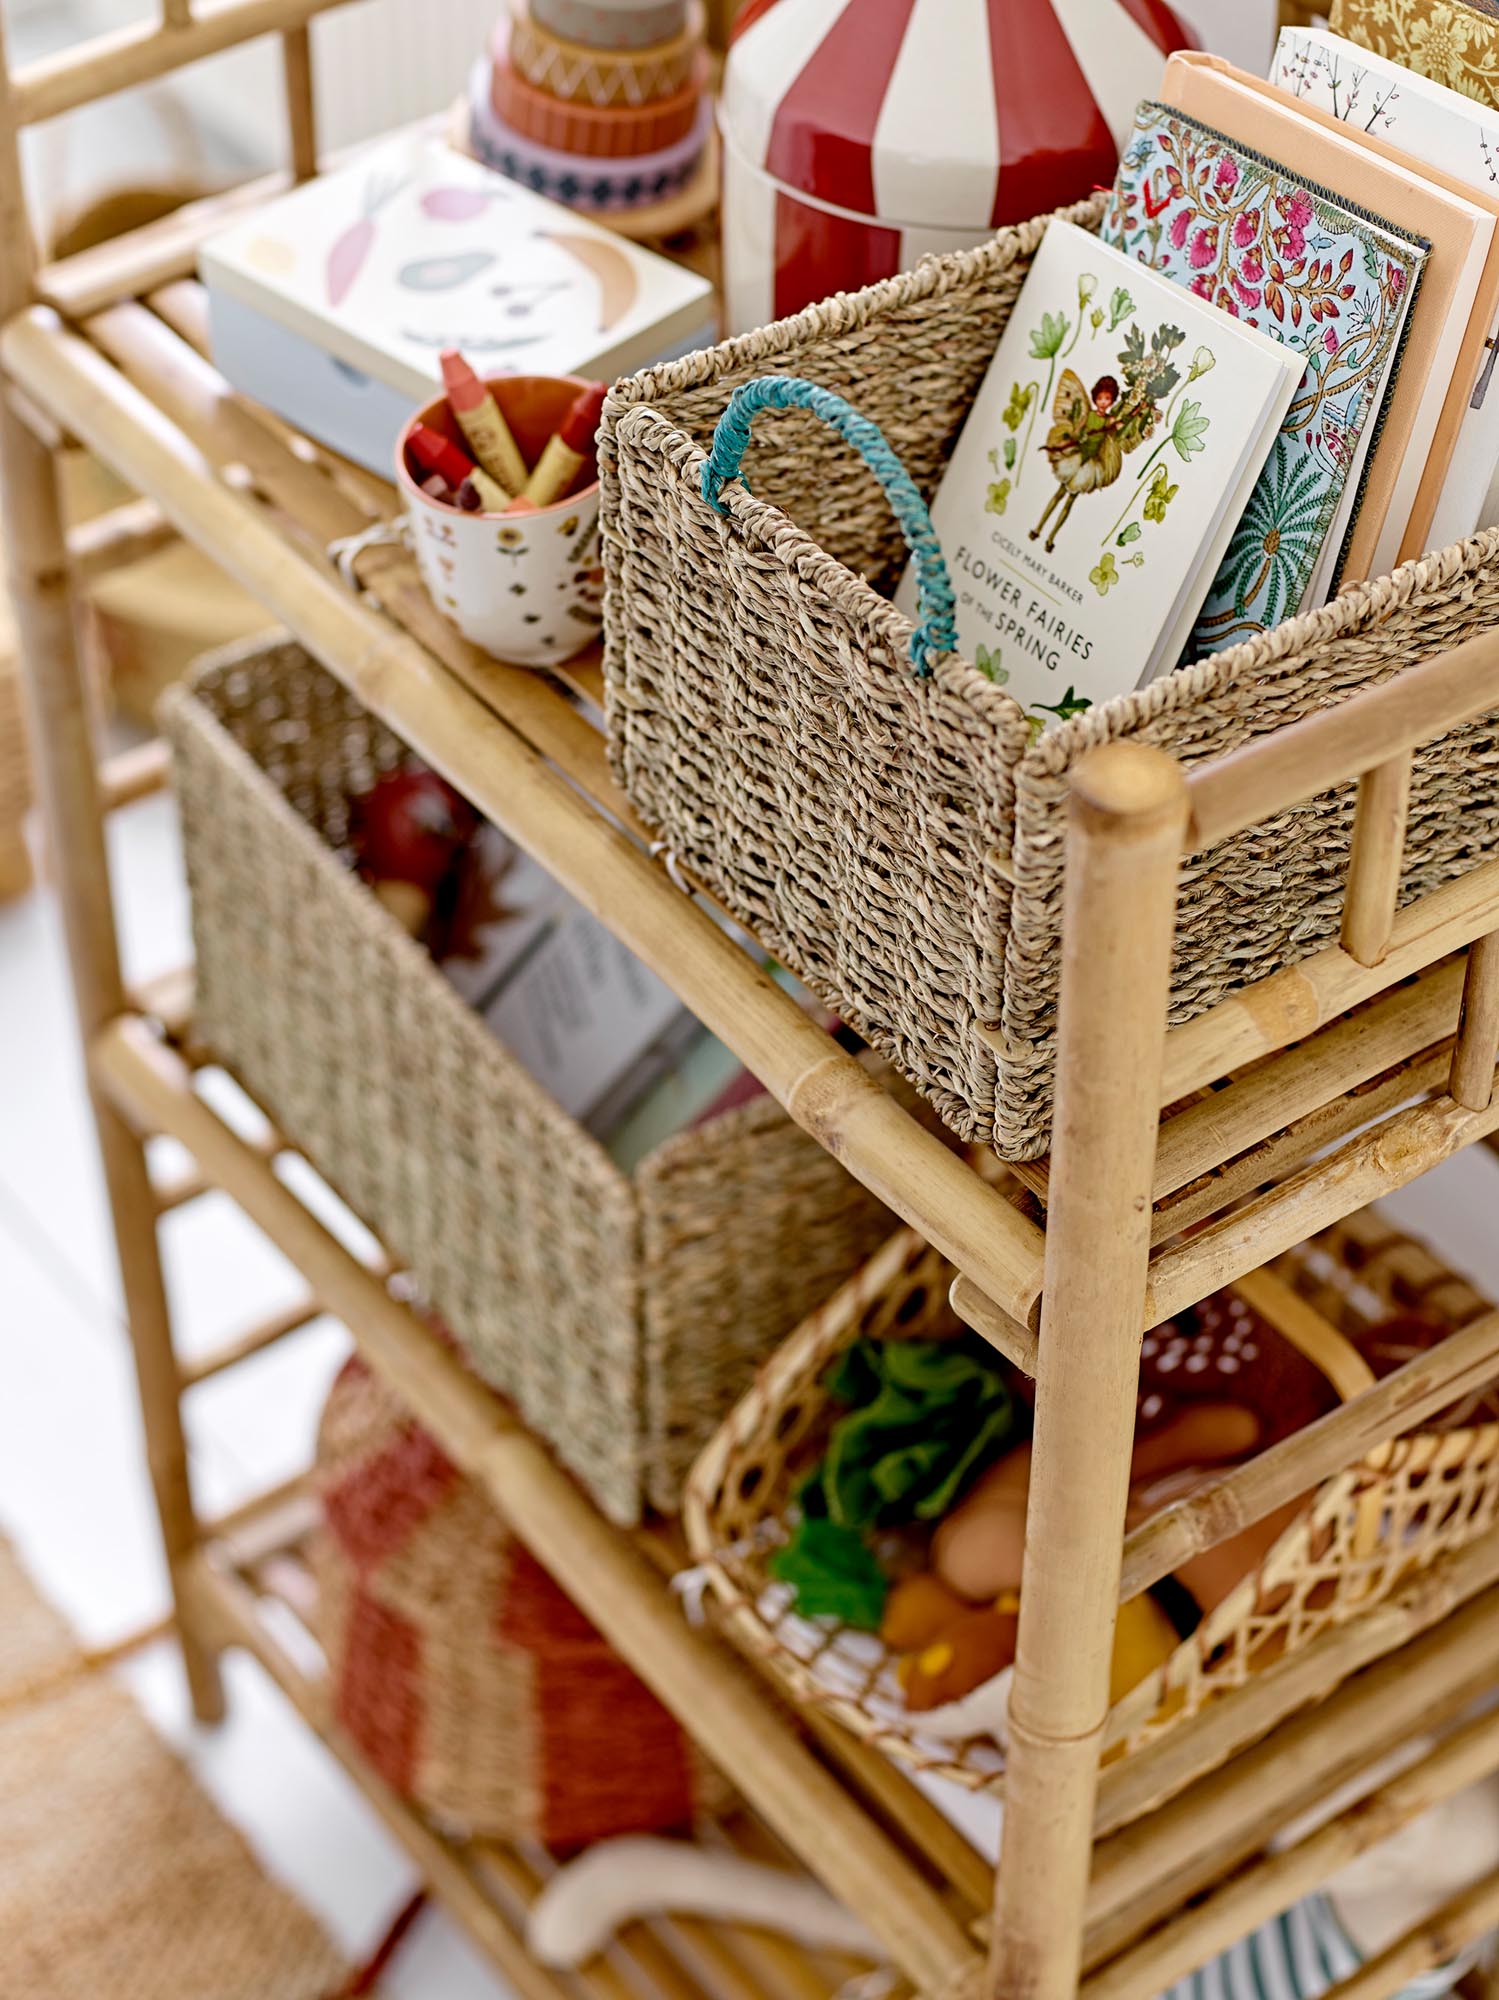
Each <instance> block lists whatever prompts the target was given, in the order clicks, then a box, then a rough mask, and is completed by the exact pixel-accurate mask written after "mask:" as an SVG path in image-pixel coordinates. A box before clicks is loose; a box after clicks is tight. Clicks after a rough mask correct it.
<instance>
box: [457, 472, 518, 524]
mask: <svg viewBox="0 0 1499 2000" xmlns="http://www.w3.org/2000/svg"><path fill="white" fill-rule="evenodd" d="M458 504H459V506H460V507H462V508H463V509H464V511H465V512H466V513H469V514H503V513H504V511H505V509H506V508H507V507H508V506H509V505H510V495H509V494H508V493H507V492H506V491H505V489H504V487H503V486H501V484H500V482H499V480H498V479H491V478H490V476H489V474H488V473H487V472H486V471H485V470H484V468H483V466H482V465H476V466H475V467H474V469H473V470H472V472H470V474H469V476H468V478H467V479H465V480H464V482H463V484H462V486H460V487H459V489H458Z"/></svg>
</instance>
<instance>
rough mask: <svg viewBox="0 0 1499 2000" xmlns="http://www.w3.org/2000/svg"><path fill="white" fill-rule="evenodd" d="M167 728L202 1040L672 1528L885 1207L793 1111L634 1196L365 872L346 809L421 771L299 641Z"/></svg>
mask: <svg viewBox="0 0 1499 2000" xmlns="http://www.w3.org/2000/svg"><path fill="white" fill-rule="evenodd" d="M162 717H163V723H164V726H165V728H166V731H167V734H168V735H169V737H170V738H171V741H172V745H173V750H174V756H175V762H176V773H177V782H178V788H179V793H180V797H181V802H182V816H183V830H184V841H185V846H186V853H187V864H188V877H189V885H190V889H191V894H192V904H193V932H194V941H195V946H196V951H197V981H198V989H197V1008H198V1027H199V1031H200V1033H201V1034H202V1037H203V1039H204V1040H205V1041H206V1043H207V1044H208V1046H209V1047H210V1048H211V1049H212V1050H213V1051H214V1053H215V1054H216V1055H217V1056H218V1057H219V1058H220V1060H222V1061H223V1062H224V1064H225V1065H226V1067H227V1068H229V1069H230V1070H231V1071H232V1072H233V1073H234V1074H235V1075H236V1076H237V1077H238V1079H239V1080H240V1081H241V1082H242V1083H243V1084H244V1086H245V1088H246V1089H247V1090H248V1091H249V1092H250V1094H251V1095H252V1096H253V1097H254V1098H255V1099H256V1100H257V1102H258V1103H260V1104H261V1105H262V1106H263V1107H264V1108H265V1109H266V1110H267V1112H268V1113H269V1114H270V1115H271V1117H272V1118H273V1119H274V1120H275V1121H276V1123H277V1124H278V1125H279V1126H280V1128H281V1130H282V1131H283V1132H284V1133H285V1134H286V1135H287V1137H288V1138H289V1139H290V1140H291V1141H292V1143H293V1144H294V1145H296V1146H298V1147H300V1148H301V1149H302V1150H303V1151H305V1152H306V1154H307V1155H308V1157H309V1158H310V1159H311V1161H312V1163H313V1164H314V1166H316V1167H317V1168H318V1170H319V1172H320V1173H322V1174H323V1175H325V1176H326V1178H327V1179H328V1180H329V1181H330V1182H331V1184H332V1185H333V1186H334V1187H335V1188H336V1189H337V1191H338V1192H339V1194H341V1195H342V1196H343V1198H344V1199H345V1200H346V1201H347V1202H348V1204H349V1205H350V1207H351V1208H352V1209H353V1210H354V1211H355V1213H356V1214H357V1215H359V1216H360V1217H361V1219H362V1220H363V1221H365V1222H366V1223H367V1224H368V1225H369V1226H370V1227H371V1228H372V1229H373V1230H374V1231H375V1232H376V1234H377V1235H378V1236H379V1237H380V1239H381V1241H382V1242H383V1243H384V1244H385V1246H386V1247H387V1248H388V1249H389V1250H390V1251H391V1253H392V1254H393V1255H394V1256H395V1257H396V1258H397V1259H398V1260H399V1261H400V1262H401V1263H402V1264H404V1265H407V1266H409V1267H410V1268H411V1269H412V1270H413V1271H414V1272H415V1274H416V1275H417V1277H418V1279H419V1280H420V1281H421V1284H422V1287H423V1289H424V1292H425V1293H426V1295H427V1296H428V1297H429V1298H430V1300H431V1302H432V1304H433V1305H434V1306H435V1308H436V1309H437V1311H438V1312H440V1314H441V1315H442V1317H443V1319H444V1321H445V1322H446V1323H447V1325H448V1326H449V1327H451V1328H452V1330H453V1333H454V1335H455V1337H456V1338H457V1340H458V1341H459V1343H460V1345H461V1346H462V1347H463V1348H464V1349H465V1351H466V1352H467V1353H468V1355H469V1356H470V1358H471V1359H472V1361H473V1362H474V1365H475V1367H476V1368H477V1369H478V1371H479V1373H480V1374H481V1375H483V1376H484V1378H485V1379H486V1380H487V1381H489V1382H490V1383H492V1384H493V1385H494V1386H495V1387H496V1388H498V1389H500V1390H501V1391H503V1392H504V1393H505V1394H506V1395H507V1396H509V1397H510V1399H511V1400H512V1401H513V1402H514V1403H515V1404H516V1405H517V1406H518V1408H519V1409H520V1411H521V1413H522V1415H523V1416H524V1418H525V1420H526V1422H527V1423H528V1424H530V1425H531V1427H532V1428H533V1429H535V1430H537V1431H538V1432H540V1433H541V1435H543V1436H544V1437H546V1438H547V1439H548V1440H549V1441H550V1442H551V1444H552V1445H553V1447H554V1448H555V1449H556V1451H557V1453H558V1455H559V1456H560V1457H561V1459H562V1460H563V1462H564V1463H565V1464H566V1465H567V1466H568V1467H569V1468H570V1469H571V1470H572V1471H574V1472H575V1473H576V1474H577V1475H578V1476H579V1478H581V1479H582V1480H583V1481H584V1482H585V1483H586V1484H587V1485H588V1487H589V1489H590V1491H591V1492H592V1493H593V1495H594V1497H595V1498H596V1499H597V1500H598V1502H599V1504H600V1505H601V1506H602V1507H603V1508H604V1509H605V1511H606V1512H607V1513H608V1514H609V1515H610V1516H611V1517H612V1518H613V1519H615V1520H617V1521H620V1522H623V1523H626V1524H628V1523H631V1522H634V1521H635V1520H637V1519H638V1518H639V1517H640V1515H641V1513H642V1511H643V1510H644V1509H645V1508H646V1507H647V1506H654V1507H657V1508H661V1509H663V1510H670V1509H672V1508H674V1507H675V1506H676V1504H677V1501H678V1498H679V1495H680V1491H681V1486H682V1482H683V1480H684V1479H685V1477H686V1475H687V1471H688V1469H689V1468H690V1466H691V1463H692V1460H693V1458H694V1457H695V1456H696V1454H697V1452H698V1450H699V1449H700V1448H701V1446H702V1444H703V1442H704V1441H705V1440H706V1438H707V1437H708V1435H709V1434H710V1433H711V1431H712V1429H713V1427H714V1425H715V1424H716V1423H717V1422H718V1421H719V1419H720V1418H721V1417H722V1415H723V1412H724V1410H725V1409H726V1408H727V1407H728V1406H729V1404H730V1403H732V1401H733V1400H734V1398H735V1397H736V1396H737V1395H738V1394H739V1393H740V1392H741V1390H742V1389H743V1388H744V1386H745V1384H746V1383H747V1382H748V1381H749V1379H750V1378H751V1377H752V1375H753V1373H754V1370H755V1368H756V1366H757V1365H758V1364H759V1362H760V1361H762V1360H763V1359H764V1357H765V1356H766V1355H767V1354H768V1353H770V1352H771V1351H772V1350H773V1349H774V1347H775V1346H776V1344H777V1342H778V1341H779V1340H781V1339H782V1338H783V1337H784V1336H785V1334H786V1333H787V1332H788V1331H789V1330H790V1329H791V1328H792V1327H793V1326H794V1325H795V1324H796V1323H797V1321H798V1320H799V1319H800V1318H802V1317H803V1316H804V1315H805V1313H807V1312H808V1311H810V1310H811V1308H812V1306H813V1305H814V1304H815V1303H816V1302H817V1300H818V1299H819V1298H822V1297H826V1295H827V1293H828V1292H829V1291H830V1290H832V1289H833V1287H834V1286H836V1285H837V1284H838V1283H840V1282H841V1280H842V1279H843V1278H844V1277H846V1276H847V1274H848V1273H849V1272H850V1271H851V1270H853V1269H854V1268H855V1267H856V1266H857V1265H858V1264H859V1263H860V1262H861V1260H862V1259H863V1258H864V1257H866V1256H867V1255H868V1254H869V1253H870V1251H871V1250H872V1249H873V1247H874V1246H875V1245H876V1244H877V1243H878V1242H879V1241H880V1239H881V1237H882V1236H883V1235H884V1234H886V1233H887V1232H888V1230H889V1228H890V1226H891V1223H890V1217H889V1214H888V1212H887V1211H886V1210H885V1209H883V1208H882V1207H881V1206H880V1205H879V1204H878V1203H877V1202H876V1201H875V1200H874V1199H873V1197H871V1196H870V1195H868V1194H867V1193H866V1192H865V1191H864V1190H863V1189H862V1188H861V1187H859V1185H858V1184H857V1183H856V1182H855V1181H853V1180H852V1179H851V1178H850V1177H849V1176H848V1175H847V1174H846V1173H845V1172H844V1171H843V1169H842V1168H841V1167H839V1166H838V1165H837V1163H836V1162H835V1161H833V1160H832V1159H831V1158H830V1157H829V1156H828V1155H827V1154H826V1153H825V1152H824V1151H823V1150H822V1148H821V1147H820V1146H818V1145H817V1143H816V1142H815V1141H814V1140H812V1139H810V1138H808V1137H807V1136H806V1134H804V1133H803V1132H801V1131H800V1130H799V1129H798V1128H797V1127H796V1126H794V1125H793V1124H792V1123H791V1122H790V1121H789V1120H788V1119H787V1118H786V1116H785V1115H784V1113H783V1112H782V1111H781V1110H780V1108H779V1106H777V1105H776V1104H774V1103H773V1102H772V1101H771V1100H769V1099H759V1100H756V1101H754V1102H752V1103H750V1104H748V1105H745V1106H744V1107H742V1108H741V1109H739V1110H736V1111H731V1112H729V1113H727V1114H726V1115H724V1116H723V1117H721V1118H718V1119H715V1120H713V1121H712V1122H711V1123H709V1124H707V1125H705V1126H702V1127H700V1128H697V1129H694V1130H692V1131H689V1132H686V1133H683V1134H680V1135H679V1136H678V1137H676V1138H674V1139H671V1140H668V1141H667V1142H666V1143H665V1144H664V1145H663V1146H660V1147H658V1148H657V1149H656V1151H655V1152H654V1153H653V1154H651V1155H650V1156H649V1157H648V1158H647V1159H646V1160H645V1161H644V1162H643V1163H642V1164H641V1166H640V1167H639V1168H638V1169H637V1170H636V1172H635V1174H634V1175H633V1176H632V1177H627V1176H625V1175H624V1174H622V1173H621V1172H620V1171H619V1170H618V1169H617V1168H616V1167H615V1165H614V1164H613V1162H612V1161H611V1160H610V1159H609V1157H608V1155H607V1154H606V1153H605V1152H604V1150H603V1149H602V1148H601V1147H600V1146H599V1145H597V1144H596V1143H595V1141H594V1140H593V1139H592V1138H591V1137H590V1136H589V1135H588V1134H587V1133H586V1132H585V1131H583V1129H582V1128H581V1127H580V1126H579V1125H577V1124H576V1123H575V1122H574V1120H573V1119H571V1118H570V1117H568V1116H567V1114H566V1113H565V1112H563V1111H562V1110H561V1109H560V1108H559V1107H558V1105H557V1104H556V1103H555V1102H554V1101H553V1100H552V1099H551V1098H550V1097H549V1096H548V1095H547V1094H546V1092H545V1091H543V1090H542V1089H541V1087H540V1086H539V1085H538V1084H537V1083H536V1082H535V1080H534V1079H533V1078H532V1077H531V1076H530V1074H529V1073H528V1072H527V1071H526V1070H524V1069H523V1068H522V1066H521V1065H520V1064H518V1063H517V1062H515V1061H514V1060H513V1059H512V1058H511V1057H510V1056H509V1054H508V1053H507V1051H506V1050H505V1049H504V1048H503V1047H502V1046H501V1044H500V1043H499V1042H498V1041H496V1040H495V1038H494V1036H493V1035H492V1034H491V1033H490V1032H489V1030H488V1029H487V1028H486V1027H485V1026H484V1024H483V1023H482V1021H480V1020H479V1019H478V1017H477V1016H476V1015H475V1014H473V1013H472V1012H471V1011H470V1010H469V1008H468V1007H467V1006H466V1005H465V1004H464V1003H463V1001H462V1000H460V999H459V997H458V995H457V993H455V992H454V990H453V988H452V987H451V986H450V985H449V984H448V982H447V981H446V980H445V979H444V978H443V976H442V974H441V973H440V972H439V971H438V969H437V967H436V966H435V965H434V964H433V963H432V960H431V958H430V957H429V956H428V954H427V953H426V951H425V950H424V949H423V948H422V947H421V946H420V945H418V944H417V943H415V942H414V941H413V940H412V939H411V938H409V937H408V936H407V935H406V934H405V932H404V931H402V930H401V928H400V926H399V925H398V924H397V923H396V922H395V921H394V920H393V919H392V918H391V917H390V916H389V915H388V913H387V912H386V911H385V910H383V909H382V908H381V906H380V905H379V903H378V902H376V900H375V899H374V897H373V896H372V895H371V894H370V893H369V891H368V890H367V889H366V887H365V886H364V884H363V883H361V882H360V881H359V880H358V878H357V877H356V876H355V875H354V873H353V872H352V870H351V869H350V867H349V866H348V865H347V861H348V857H347V852H346V847H347V841H348V837H349V802H350V800H351V799H352V798H354V797H356V796H357V795H358V794H359V793H361V792H362V791H364V790H366V789H367V788H368V786H369V785H370V783H371V782H372V780H373V779H374V778H375V776H376V775H377V774H378V773H380V772H382V771H385V770H389V769H391V768H393V767H395V766H396V765H398V764H399V763H400V762H401V761H402V759H403V758H404V757H405V756H406V755H407V752H406V750H405V747H404V746H403V745H402V743H401V742H400V741H399V740H398V739H397V738H396V737H395V736H394V735H392V734H391V732H390V731H389V730H388V729H386V728H385V727H384V726H383V725H382V724H381V723H379V722H378V721H376V720H375V719H374V718H373V717H372V716H370V715H369V714H367V713H366V712H365V711H364V710H363V709H361V708H360V706H359V704H358V703H357V702H356V701H355V700H354V699H353V697H352V696H351V695H349V694H348V693H347V692H346V691H345V690H344V689H343V688H342V687H341V685H340V684H339V683H338V682H337V681H336V680H335V679H334V678H333V677H332V676H331V675H330V674H328V673H326V672H325V671H324V670H323V669H322V668H321V667H319V666H318V665H317V664H316V663H315V662H314V661H313V660H311V659H310V658H309V656H308V655H307V654H306V653H305V652H303V651H302V650H301V649H300V648H299V647H297V646H295V645H291V644H280V645H275V646H271V647H266V646H264V645H257V646H255V647H252V648H245V649H241V650H240V651H239V652H237V653H235V654H232V655H229V656H227V657H224V658H221V659H220V660H218V661H217V662H214V663H210V664H209V665H207V666H206V667H205V668H204V670H202V671H201V672H200V674H199V675H198V677H197V679H196V681H195V684H194V686H193V688H192V689H173V690H172V691H171V692H170V693H169V695H168V696H167V698H166V700H165V702H164V703H163V709H162Z"/></svg>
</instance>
